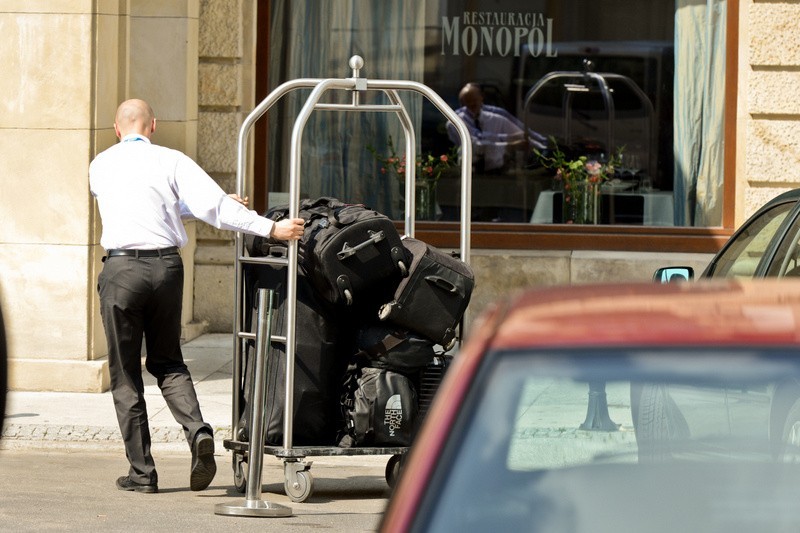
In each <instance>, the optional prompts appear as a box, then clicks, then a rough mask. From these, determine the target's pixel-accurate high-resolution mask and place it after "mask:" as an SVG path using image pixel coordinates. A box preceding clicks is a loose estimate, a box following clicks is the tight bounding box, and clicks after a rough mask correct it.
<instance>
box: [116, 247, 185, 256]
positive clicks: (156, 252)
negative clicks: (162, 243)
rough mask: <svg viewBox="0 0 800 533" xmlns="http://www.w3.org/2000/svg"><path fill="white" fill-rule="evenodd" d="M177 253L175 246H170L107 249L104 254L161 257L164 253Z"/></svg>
mask: <svg viewBox="0 0 800 533" xmlns="http://www.w3.org/2000/svg"><path fill="white" fill-rule="evenodd" d="M177 253H178V247H177V246H170V247H169V248H157V249H155V250H109V251H108V252H107V253H106V255H107V256H108V257H119V256H128V257H163V256H165V255H175V254H177Z"/></svg>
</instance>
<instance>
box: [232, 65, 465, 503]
mask: <svg viewBox="0 0 800 533" xmlns="http://www.w3.org/2000/svg"><path fill="white" fill-rule="evenodd" d="M349 66H350V68H351V69H352V73H353V76H352V77H350V78H340V79H339V78H330V79H318V78H302V79H295V80H291V81H288V82H286V83H283V84H282V85H280V86H278V87H277V88H276V89H275V90H274V91H272V92H271V93H270V94H269V95H268V96H267V97H266V98H265V99H264V100H263V101H262V102H261V103H259V104H258V106H256V108H255V109H254V110H253V111H252V112H251V113H250V114H249V115H248V116H247V117H246V119H245V120H244V122H243V124H242V126H241V128H240V131H239V138H238V161H237V175H236V186H237V193H238V194H239V195H240V196H244V195H245V185H246V183H247V180H246V168H245V167H246V162H247V153H246V151H247V145H248V136H249V133H250V130H251V129H252V127H253V125H254V123H255V122H256V121H257V120H258V119H259V118H260V117H261V116H262V115H264V114H265V113H266V112H267V111H268V110H269V109H270V108H271V107H272V106H273V105H274V104H275V103H277V101H278V100H280V99H281V98H282V97H283V96H284V95H286V94H288V93H290V92H292V91H294V90H297V89H312V91H311V93H310V95H309V96H308V98H307V99H306V101H305V104H304V105H303V107H302V108H301V110H300V112H299V114H298V116H297V118H296V120H295V123H294V127H293V129H292V134H291V151H290V166H289V217H290V218H295V217H297V216H298V212H299V204H300V176H301V171H300V167H301V165H300V163H301V147H300V142H301V139H302V134H303V129H304V127H305V125H306V123H307V121H308V119H309V116H310V115H311V113H312V112H313V111H314V110H327V111H344V112H384V113H386V112H388V113H395V114H396V115H397V117H398V118H399V120H400V123H401V125H402V127H403V130H404V133H405V147H406V157H407V158H408V159H409V160H410V161H414V160H415V159H416V154H415V145H416V142H415V136H414V130H413V125H412V121H411V118H410V116H409V115H408V113H407V111H406V109H405V106H404V105H403V103H402V101H401V100H400V97H399V93H398V91H412V92H415V93H419V94H421V95H423V96H424V97H426V98H427V99H428V100H430V101H431V102H432V103H433V104H434V105H435V106H436V108H437V109H438V110H439V111H440V112H441V113H442V114H443V115H444V116H445V117H447V119H448V120H450V122H452V123H453V124H454V126H455V127H456V130H457V131H458V133H459V135H460V137H461V149H462V153H461V161H462V169H461V181H462V184H461V206H462V209H461V220H460V243H459V244H460V254H461V255H460V257H461V260H462V261H463V262H465V263H467V264H469V260H470V223H471V219H470V209H469V206H470V205H471V203H472V198H471V193H472V191H471V179H472V166H471V164H469V163H470V162H471V161H472V144H471V140H470V136H469V130H468V129H467V127H466V126H465V125H464V123H463V121H461V119H460V118H459V117H458V115H456V114H455V112H454V111H453V110H452V109H451V108H450V107H449V106H448V105H447V103H446V102H445V101H444V100H443V99H442V98H441V97H440V96H439V95H438V94H436V92H434V91H433V90H432V89H430V88H429V87H427V86H425V85H423V84H421V83H418V82H414V81H405V80H373V79H367V78H363V77H361V76H360V71H361V69H362V68H363V66H364V60H363V59H362V58H361V57H360V56H353V57H351V58H350V60H349ZM333 90H338V91H342V90H344V91H348V92H350V93H351V103H349V104H333V103H320V99H321V97H322V96H323V94H325V93H326V92H328V91H333ZM367 91H376V92H379V93H382V94H384V95H385V96H386V97H387V99H388V101H389V102H390V103H388V104H371V105H366V104H362V103H361V95H362V94H365V93H366V92H367ZM405 178H406V179H405V191H404V192H405V213H404V233H405V235H407V236H409V237H413V236H414V229H415V228H414V226H415V224H414V222H415V221H414V213H415V205H414V203H415V194H414V190H415V183H414V179H415V176H414V169H413V166H412V165H408V167H407V168H406V175H405ZM235 253H236V255H235V262H234V267H235V268H234V285H235V305H234V347H233V349H234V357H233V409H232V424H231V435H232V438H231V439H227V440H224V441H223V444H224V446H225V448H226V449H229V450H231V451H232V453H233V458H232V463H233V478H234V485H235V486H236V489H237V490H239V491H240V492H245V489H246V485H247V479H245V471H246V469H245V464H246V463H247V462H248V454H249V453H250V443H249V442H243V441H237V440H234V438H235V437H236V436H238V435H239V421H240V417H241V414H242V405H241V400H240V396H241V389H242V386H243V354H244V352H245V345H246V343H247V342H248V341H253V340H255V339H256V334H254V333H250V332H247V331H244V330H243V317H244V314H245V309H244V307H245V306H244V303H243V302H244V298H243V291H244V287H243V274H244V273H243V267H244V266H245V265H246V264H272V265H282V266H285V268H286V273H287V279H286V291H287V296H286V313H287V317H286V334H285V336H284V337H278V336H276V335H272V337H271V340H272V341H278V342H285V343H286V375H285V380H286V387H285V402H284V418H283V446H270V445H264V446H263V448H264V449H263V453H264V454H270V455H273V456H275V457H278V458H280V459H282V460H283V462H284V489H285V492H286V495H287V496H289V498H290V499H291V500H292V501H295V502H302V501H305V500H306V499H307V498H308V497H309V496H310V495H311V492H312V489H313V477H312V476H311V472H310V471H309V469H310V467H311V464H312V463H311V461H306V460H305V458H306V457H314V456H343V455H390V456H391V458H390V459H389V461H388V463H387V465H386V481H387V483H389V484H390V485H393V484H394V481H395V480H396V478H397V475H398V474H399V469H400V461H401V459H402V457H403V455H404V454H405V453H406V452H407V450H408V448H407V447H352V448H340V447H338V446H335V445H333V444H332V445H331V446H330V447H326V446H294V445H293V442H292V437H293V435H292V434H293V428H292V425H293V419H292V413H293V411H294V409H293V400H294V367H295V351H296V343H295V338H296V324H295V318H296V302H297V268H298V262H297V259H298V243H297V241H293V242H290V243H289V244H288V253H287V254H286V257H282V258H276V257H250V256H248V255H246V254H245V249H244V239H243V235H242V233H240V232H237V234H236V242H235ZM465 322H466V319H463V320H462V326H461V328H460V329H463V324H464V323H465ZM459 333H460V336H461V337H463V331H462V332H459ZM259 379H260V377H259ZM253 409H259V410H261V409H263V406H258V405H254V406H253ZM250 440H251V441H252V440H256V439H252V438H251V439H250ZM257 479H259V480H260V471H259V472H258V476H257Z"/></svg>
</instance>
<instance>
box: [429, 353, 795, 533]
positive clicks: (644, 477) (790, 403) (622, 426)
mask: <svg viewBox="0 0 800 533" xmlns="http://www.w3.org/2000/svg"><path fill="white" fill-rule="evenodd" d="M487 374H488V377H487V378H486V379H484V380H482V381H481V382H480V384H479V385H476V386H475V387H474V388H473V391H475V392H474V393H473V394H472V396H471V397H470V398H468V401H466V402H464V404H463V407H462V413H463V414H462V418H461V421H460V423H459V424H457V425H456V428H455V429H454V431H453V432H451V434H450V439H449V443H448V446H447V447H446V448H445V450H444V452H443V454H442V460H441V462H440V466H441V470H440V473H439V474H438V475H435V476H434V478H433V480H432V483H431V484H430V493H431V494H433V495H435V496H434V497H435V500H434V503H433V504H429V505H428V506H427V509H426V512H425V515H426V519H425V520H426V524H425V525H424V526H422V527H420V528H419V530H425V531H459V532H460V533H466V532H468V531H492V530H498V531H499V530H502V531H537V532H549V531H571V532H574V533H579V532H583V531H586V532H588V531H592V532H596V531H618V529H616V528H618V527H619V525H620V520H622V521H624V524H625V527H624V528H622V530H624V531H650V532H654V531H655V532H662V531H742V529H741V524H736V523H735V522H730V523H729V522H728V521H729V520H732V515H731V514H730V512H731V510H732V509H734V508H738V507H737V506H739V505H742V502H747V504H746V505H747V507H748V509H750V510H751V511H754V512H755V514H759V513H758V511H757V509H770V512H772V511H774V512H775V514H774V515H770V514H769V513H766V514H764V513H761V514H760V515H759V517H758V519H757V520H756V519H754V521H753V522H752V523H750V524H749V525H750V526H752V529H748V531H768V530H769V531H776V530H781V529H780V528H778V529H776V528H775V527H772V526H774V525H775V523H774V522H772V520H773V519H775V520H778V521H780V520H783V519H789V520H790V521H791V522H792V523H795V524H796V523H800V507H798V506H797V505H796V503H795V502H794V499H796V498H798V497H800V486H799V485H797V484H796V483H795V482H794V481H793V478H794V476H797V475H800V464H797V463H796V461H795V458H796V457H797V454H796V452H797V450H798V447H797V445H798V444H799V443H800V437H798V436H797V431H798V429H800V394H799V393H798V392H797V389H796V387H794V386H793V382H794V380H796V379H797V378H798V376H800V362H799V361H798V360H797V358H796V357H794V356H793V355H792V354H789V353H786V352H782V351H780V350H774V351H770V352H767V351H762V350H753V349H740V350H737V349H730V348H725V349H719V350H717V349H713V348H709V349H703V350H690V349H687V350H682V351H674V350H652V351H638V350H631V351H628V352H624V353H623V352H620V353H616V354H609V351H605V352H603V351H599V350H598V351H593V352H592V354H591V355H586V354H585V353H584V354H583V356H581V354H577V353H574V354H573V353H564V352H560V353H553V354H549V356H548V355H547V354H541V353H536V352H534V353H530V352H529V353H525V354H523V353H519V352H518V353H515V354H513V355H509V356H508V357H506V358H505V360H502V361H499V362H497V364H496V366H495V369H494V370H493V371H491V372H487V373H486V374H484V375H487ZM785 382H788V383H787V385H786V388H785V389H784V388H783V383H785ZM598 385H599V387H598ZM593 393H594V394H593ZM687 487H691V490H688V491H687ZM764 505H766V507H764ZM715 511H718V514H715ZM787 513H788V514H787ZM734 514H736V513H734ZM736 515H737V516H739V514H736ZM745 515H747V513H745ZM789 515H791V516H789ZM655 516H659V519H658V520H657V521H655V522H653V517H655ZM762 520H763V522H762Z"/></svg>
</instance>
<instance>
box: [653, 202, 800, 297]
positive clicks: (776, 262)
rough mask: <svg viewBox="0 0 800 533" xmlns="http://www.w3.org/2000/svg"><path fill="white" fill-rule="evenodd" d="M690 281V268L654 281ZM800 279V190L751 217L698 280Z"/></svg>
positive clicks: (660, 273) (661, 272)
mask: <svg viewBox="0 0 800 533" xmlns="http://www.w3.org/2000/svg"><path fill="white" fill-rule="evenodd" d="M672 276H677V279H680V278H681V277H682V278H684V279H691V278H693V277H694V271H693V269H692V268H691V267H684V266H671V267H665V268H660V269H658V270H657V271H656V273H655V276H654V278H655V280H656V281H662V282H666V281H674V279H673V278H672ZM783 276H800V189H794V190H791V191H787V192H785V193H783V194H781V195H779V196H777V197H775V198H773V199H772V200H770V201H769V202H767V203H766V204H765V205H764V206H763V207H761V209H759V210H758V211H757V212H756V213H754V214H753V215H752V216H751V217H750V218H749V219H747V221H746V222H745V223H744V224H743V225H742V226H741V227H740V228H739V229H738V230H737V231H736V232H735V233H734V234H733V235H732V236H731V238H730V239H729V240H728V242H727V243H725V246H723V247H722V249H721V250H720V251H719V252H718V253H717V254H716V255H715V256H714V259H713V260H712V261H711V263H709V264H708V266H707V267H706V269H705V270H704V271H703V273H702V274H700V277H701V278H765V277H783Z"/></svg>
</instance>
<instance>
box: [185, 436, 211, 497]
mask: <svg viewBox="0 0 800 533" xmlns="http://www.w3.org/2000/svg"><path fill="white" fill-rule="evenodd" d="M216 473H217V463H215V462H214V437H212V436H211V435H209V434H208V433H206V432H201V433H198V434H197V436H196V437H195V438H194V443H193V444H192V473H191V475H190V476H189V488H190V489H192V490H203V489H205V488H206V487H208V486H209V485H210V484H211V480H213V479H214V474H216Z"/></svg>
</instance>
